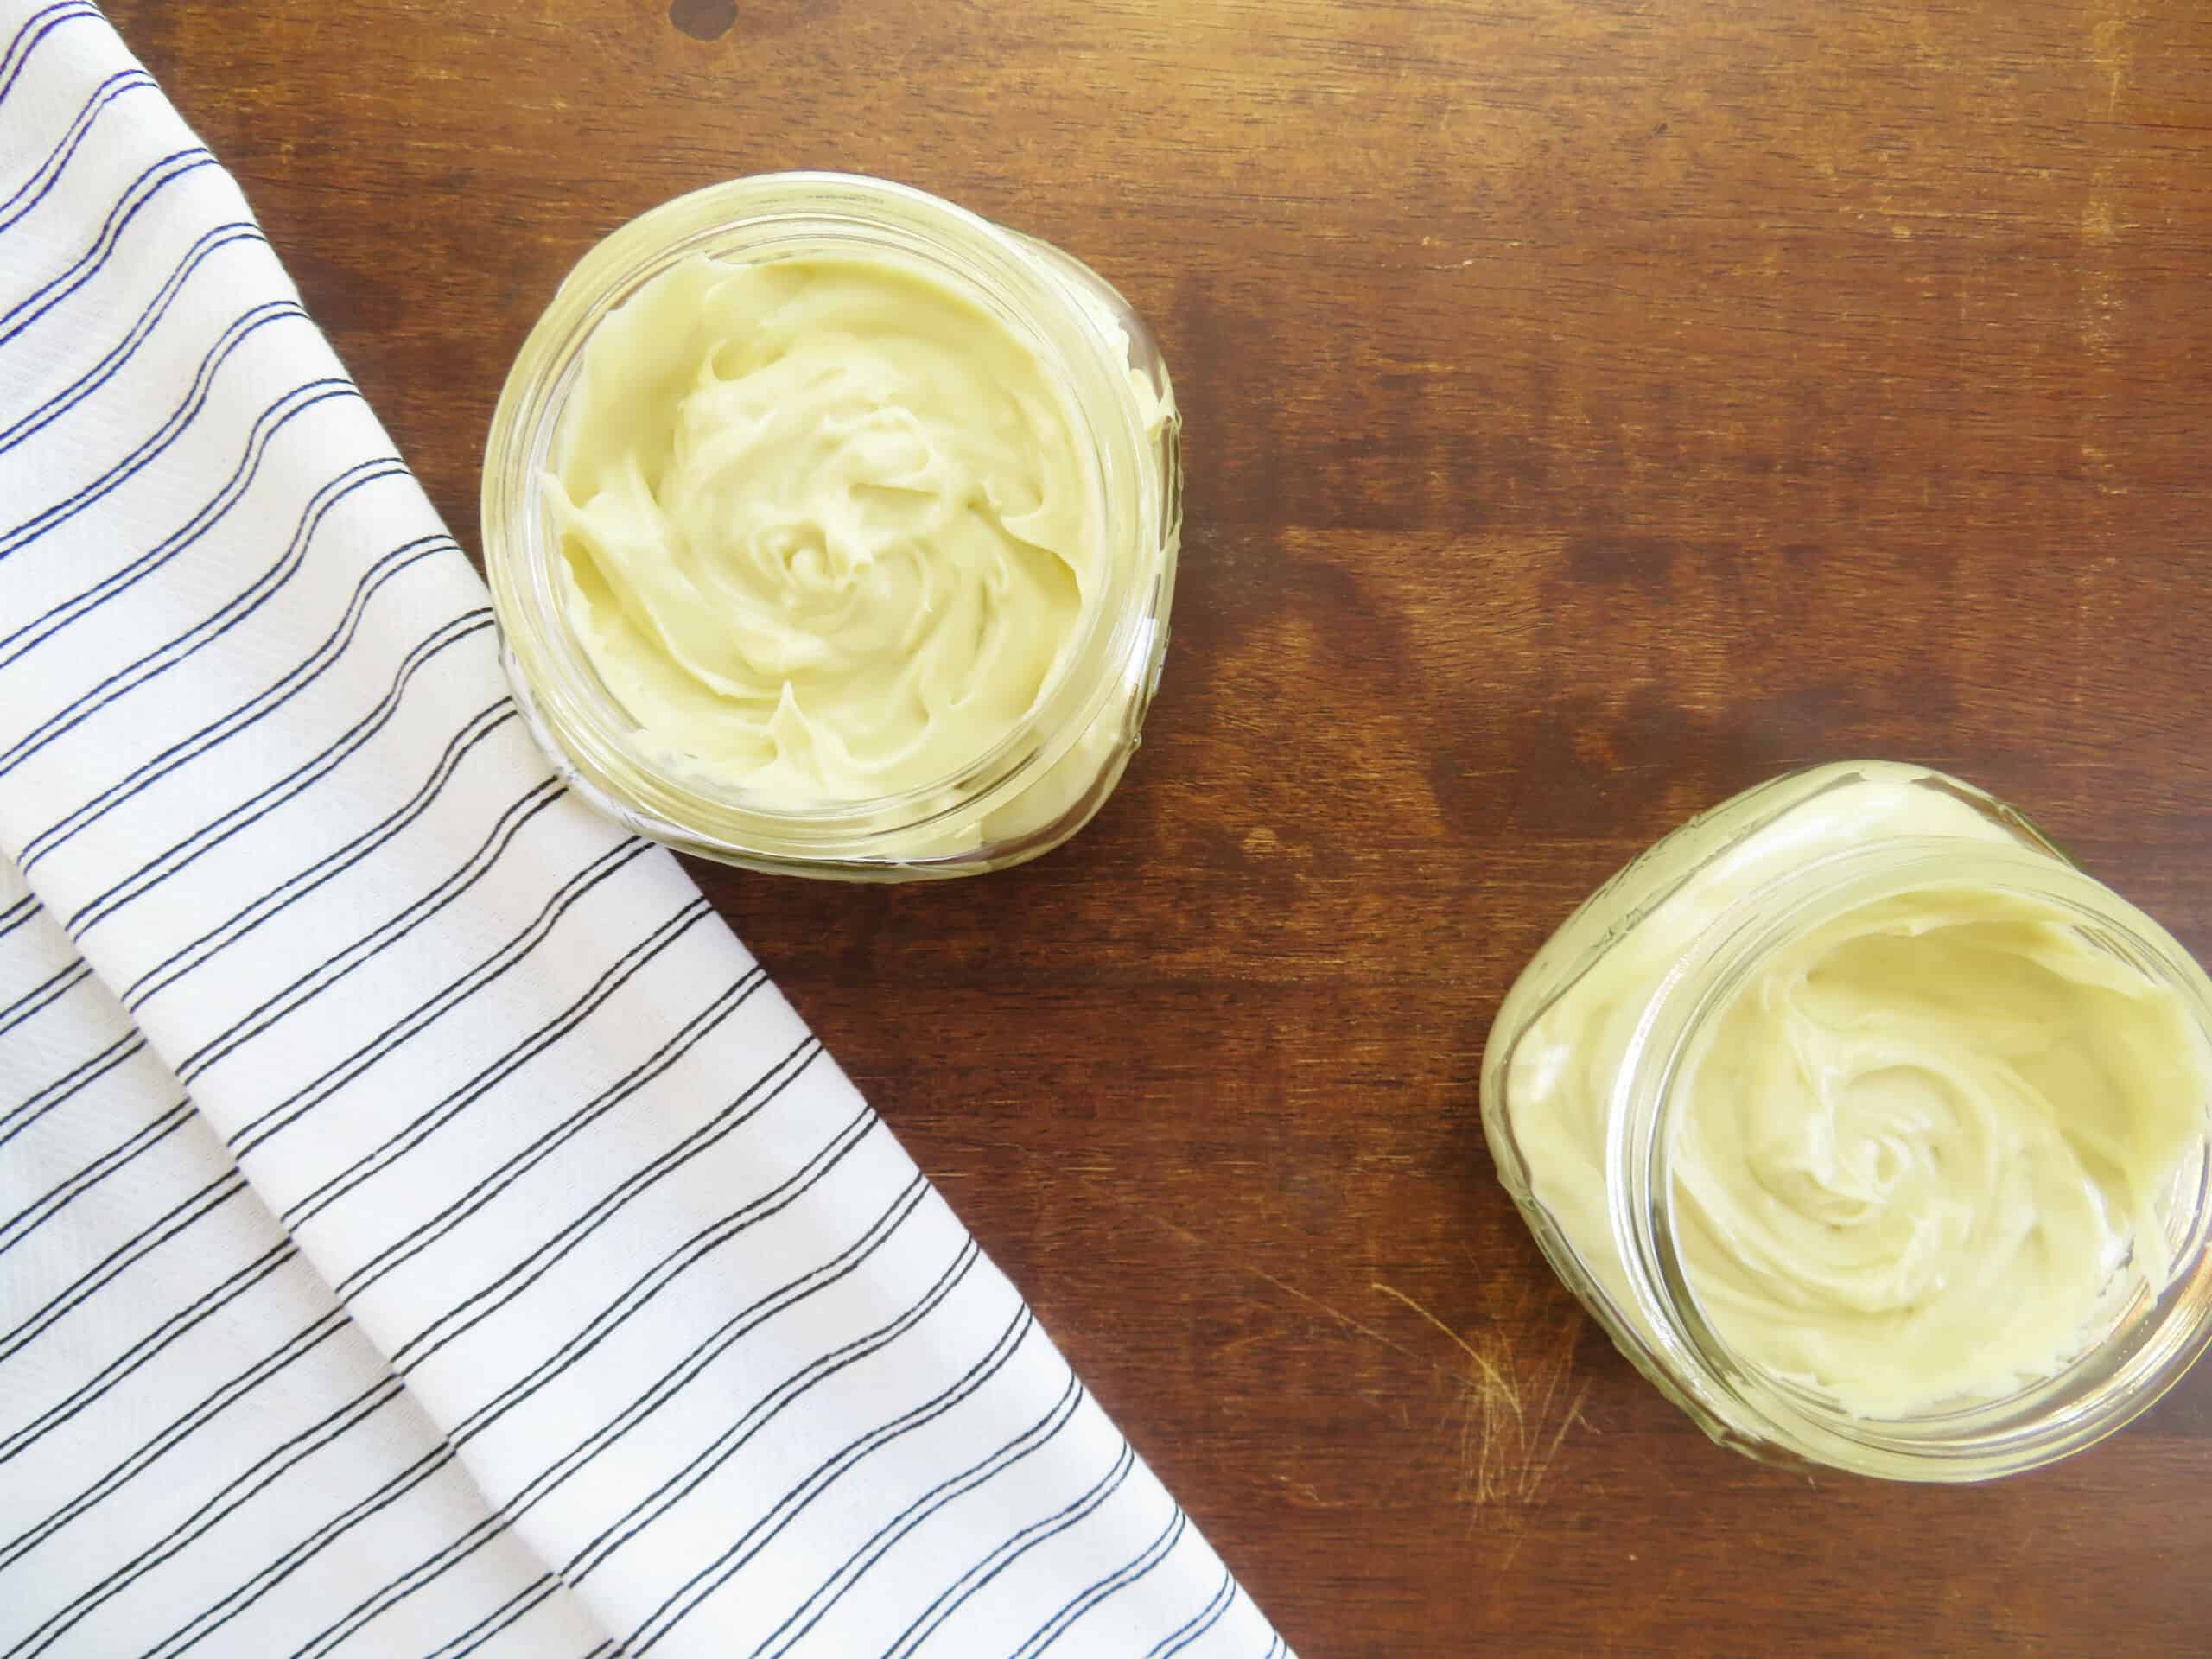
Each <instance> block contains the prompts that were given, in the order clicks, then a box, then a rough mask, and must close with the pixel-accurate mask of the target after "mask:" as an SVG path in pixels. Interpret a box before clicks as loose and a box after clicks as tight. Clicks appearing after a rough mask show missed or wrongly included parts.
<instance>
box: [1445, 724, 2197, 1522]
mask: <svg viewBox="0 0 2212 1659" xmlns="http://www.w3.org/2000/svg"><path fill="white" fill-rule="evenodd" d="M1929 893H1974V894H1984V895H1989V898H1990V902H1991V903H1993V904H1998V905H2006V906H2017V907H2018V909H2019V910H2020V912H2021V913H2024V914H2025V913H2032V914H2033V915H2035V916H2037V917H2038V918H2050V919H2049V925H2051V926H2053V927H2056V928H2057V929H2060V930H2061V931H2063V932H2064V933H2065V934H2066V935H2067V936H2068V941H2069V949H2079V950H2082V951H2084V952H2087V953H2088V960H2090V961H2092V962H2093V963H2094V964H2097V965H2096V966H2094V967H2093V968H2092V969H2091V971H2092V972H2093V973H2098V974H2103V973H2107V972H2108V973H2109V974H2110V975H2111V976H2113V982H2114V983H2129V984H2139V985H2141V986H2142V987H2144V988H2147V989H2148V990H2150V991H2151V992H2152V993H2154V994H2155V995H2157V996H2158V998H2160V999H2161V1006H2162V1007H2171V1008H2172V1009H2173V1010H2174V1011H2175V1014H2176V1020H2177V1027H2176V1028H2177V1030H2178V1031H2181V1032H2182V1033H2183V1036H2182V1037H2181V1039H2180V1040H2181V1041H2182V1043H2183V1045H2184V1046H2185V1047H2186V1049H2187V1051H2188V1052H2187V1056H2186V1058H2190V1060H2191V1062H2192V1065H2193V1066H2194V1070H2193V1071H2190V1072H2189V1073H2188V1075H2189V1076H2190V1077H2191V1079H2192V1081H2191V1082H2190V1084H2188V1089H2189V1090H2190V1093H2189V1095H2188V1096H2187V1097H2186V1098H2183V1099H2181V1100H2179V1101H2178V1102H2177V1103H2175V1104H2176V1107H2177V1111H2178V1112H2179V1113H2181V1114H2182V1115H2183V1116H2181V1117H2180V1118H2179V1119H2178V1121H2179V1122H2182V1123H2183V1124H2184V1125H2185V1126H2187V1127H2188V1128H2189V1130H2190V1135H2192V1136H2193V1139H2192V1140H2190V1141H2189V1143H2188V1145H2189V1149H2188V1150H2187V1151H2186V1153H2185V1154H2184V1155H2183V1156H2182V1157H2181V1158H2180V1159H2179V1160H2178V1162H2177V1163H2176V1164H2175V1165H2174V1166H2172V1167H2171V1170H2170V1171H2164V1166H2161V1168H2162V1171H2164V1173H2161V1175H2160V1178H2159V1185H2160V1191H2159V1193H2158V1204H2157V1215H2158V1223H2157V1227H2158V1236H2156V1237H2155V1238H2150V1239H2143V1240H2139V1241H2138V1245H2137V1253H2138V1255H2139V1256H2140V1257H2142V1258H2143V1259H2146V1260H2147V1259H2148V1258H2149V1257H2151V1256H2155V1257H2157V1258H2158V1260H2160V1261H2161V1262H2164V1263H2167V1264H2170V1266H2169V1267H2168V1268H2167V1269H2166V1270H2164V1271H2163V1272H2161V1273H2158V1274H2153V1275H2152V1276H2150V1277H2148V1278H2145V1280H2144V1281H2142V1282H2136V1281H2133V1280H2132V1279H2131V1278H2130V1277H2129V1275H2128V1274H2127V1273H2126V1272H2125V1271H2120V1270H2119V1269H2118V1268H2116V1269H2115V1271H2114V1273H2113V1277H2112V1279H2111V1289H2110V1293H2109V1294H2107V1295H2105V1296H2103V1297H2102V1298H2101V1300H2100V1301H2099V1302H2098V1304H2097V1306H2096V1308H2095V1312H2094V1316H2093V1317H2092V1318H2091V1319H2090V1320H2089V1321H2088V1325H2087V1326H2086V1328H2085V1329H2084V1330H2083V1331H2082V1335H2081V1340H2080V1341H2079V1343H2078V1344H2077V1345H2076V1346H2075V1348H2074V1349H2073V1351H2070V1352H2069V1355H2068V1357H2067V1358H2066V1361H2065V1363H2063V1364H2060V1365H2058V1366H2056V1368H2055V1369H2054V1370H2051V1371H2050V1372H2049V1373H2048V1374H2046V1375H2042V1376H2032V1377H2023V1378H2021V1379H2020V1381H2019V1383H2018V1386H2017V1387H2010V1388H2007V1389H2001V1390H1999V1391H1997V1392H1996V1393H1995V1394H1994V1395H1991V1396H1990V1397H1976V1398H1960V1399H1957V1400H1953V1401H1948V1402H1944V1403H1942V1405H1940V1406H1929V1407H1926V1408H1915V1409H1911V1410H1898V1411H1884V1412H1875V1413H1868V1412H1866V1411H1862V1410H1853V1409H1847V1408H1844V1406H1843V1405H1842V1404H1840V1403H1839V1401H1838V1400H1837V1399H1836V1398H1835V1397H1834V1395H1831V1394H1830V1393H1828V1392H1827V1391H1825V1390H1823V1389H1820V1388H1817V1387H1814V1386H1810V1385H1809V1384H1808V1383H1806V1382H1805V1381H1804V1380H1803V1379H1802V1378H1800V1377H1792V1376H1786V1375H1781V1374H1777V1372H1776V1371H1775V1370H1772V1369H1770V1367H1768V1366H1765V1365H1764V1364H1762V1363H1759V1361H1758V1359H1757V1358H1755V1357H1751V1356H1750V1355H1749V1354H1747V1353H1746V1352H1745V1351H1742V1349H1741V1346H1740V1344H1737V1343H1732V1341H1731V1339H1730V1338H1729V1335H1728V1334H1727V1332H1728V1331H1729V1330H1730V1329H1737V1330H1738V1331H1740V1328H1741V1327H1740V1326H1731V1325H1730V1324H1729V1321H1728V1320H1727V1319H1724V1318H1719V1317H1716V1312H1717V1311H1718V1312H1721V1313H1726V1312H1729V1311H1730V1310H1729V1309H1727V1308H1726V1307H1724V1306H1720V1305H1718V1304H1713V1305H1708V1300H1707V1299H1705V1298H1703V1297H1701V1294H1700V1283H1699V1281H1698V1275H1697V1274H1696V1272H1694V1270H1693V1269H1692V1268H1691V1266H1690V1265H1689V1264H1688V1262H1687V1260H1686V1255H1687V1253H1686V1251H1685V1249H1684V1245H1683V1239H1684V1230H1685V1228H1686V1227H1687V1226H1689V1225H1691V1224H1692V1222H1691V1221H1690V1220H1688V1219H1686V1212H1685V1211H1684V1209H1683V1205H1684V1202H1685V1199H1684V1196H1683V1194H1684V1185H1685V1183H1684V1180H1683V1179H1681V1171H1680V1170H1678V1169H1677V1168H1676V1167H1675V1160H1677V1159H1678V1157H1679V1156H1680V1148H1681V1140H1682V1133H1683V1129H1682V1125H1683V1120H1684V1119H1685V1117H1686V1116H1687V1115H1688V1113H1689V1111H1690V1107H1689V1106H1688V1104H1687V1101H1688V1098H1689V1096H1690V1095H1691V1093H1692V1084H1693V1081H1694V1077H1695V1076H1696V1071H1697V1065H1698V1064H1699V1060H1700V1053H1701V1052H1702V1051H1701V1045H1707V1044H1708V1043H1709V1042H1710V1040H1711V1039H1712V1037H1713V1033H1714V1031H1715V1029H1716V1027H1717V1025H1718V1022H1719V1021H1720V1020H1722V1019H1724V1018H1725V1017H1726V1014H1727V1011H1728V1010H1729V1009H1730V1008H1731V1007H1735V1006H1739V1005H1740V999H1741V997H1742V995H1744V994H1745V988H1746V987H1747V986H1751V985H1753V984H1754V982H1756V981H1757V980H1758V976H1760V975H1761V974H1762V973H1763V972H1764V970H1765V969H1767V968H1768V967H1769V966H1770V964H1772V963H1775V962H1777V960H1778V959H1781V958H1783V957H1785V956H1787V954H1788V953H1789V952H1790V951H1792V950H1793V949H1795V948H1796V947H1797V946H1798V945H1800V944H1802V942H1803V941H1805V940H1807V939H1808V938H1815V937H1816V936H1817V935H1818V934H1819V932H1820V930H1821V929H1823V928H1826V927H1829V926H1832V925H1834V924H1835V923H1836V922H1837V920H1838V918H1849V917H1853V916H1855V915H1861V914H1865V913H1868V912H1869V907H1873V906H1883V905H1885V904H1896V903H1899V902H1909V901H1910V900H1911V899H1913V897H1914V896H1915V895H1925V894H1929ZM2039 925H2041V924H2039ZM2177 1075H2179V1074H2178V1073H2177ZM2206 1077H2212V982H2208V981H2207V979H2206V976H2205V975H2204V973H2203V971H2202V969H2200V968H2199V967H2198V966H2197V964H2196V963H2195V962H2193V961H2192V960H2191V959H2190V957H2189V956H2188V955H2187V953H2186V952H2185V951H2183V950H2182V949H2181V947H2180V946H2179V945H2178V944H2176V943H2175V941H2174V940H2173V939H2172V938H2171V937H2170V936H2169V935H2167V934H2166V933H2165V932H2164V930H2163V929H2161V928H2159V927H2158V925H2157V924H2156V923H2155V922H2152V920H2151V919H2150V918H2148V917H2146V916H2145V915H2144V914H2143V913H2142V912H2140V911H2139V910H2137V909H2136V908H2135V907H2134V906H2132V905H2130V904H2128V903H2127V902H2126V900H2125V899H2121V898H2120V897H2119V895H2117V894H2116V893H2113V892H2112V891H2111V890H2110V889H2109V888H2107V887H2104V886H2103V885H2102V884H2101V883H2099V882H2097V881H2095V880H2092V879H2091V878H2089V877H2088V876H2087V875H2086V874H2082V872H2081V871H2080V870H2079V869H2078V868H2075V866H2074V865H2073V864H2072V863H2071V862H2070V861H2069V860H2068V859H2067V858H2066V857H2065V855H2063V853H2061V852H2060V851H2059V850H2058V849H2056V847H2055V846H2054V845H2052V843H2051V842H2050V841H2049V840H2048V839H2047V838H2045V837H2044V836H2043V835H2042V834H2041V833H2040V832H2038V831H2037V829H2035V827H2034V826H2033V825H2032V824H2031V823H2029V822H2028V821H2027V820H2026V819H2025V818H2024V817H2021V816H2020V815H2019V814H2018V812H2016V811H2014V810H2012V809H2011V808H2009V807H2006V806H2005V805H2004V804H2001V803H1999V802H1997V801H1995V800H1994V799H1993V798H1990V797H1989V796H1987V795H1986V794H1984V793H1982V792H1981V791H1978V790H1974V789H1973V788H1971V787H1969V786H1967V785H1963V784H1961V783H1959V782H1958V781H1957V780H1955V779H1949V778H1947V777H1944V776H1943V775H1942V774H1941V773H1937V772H1929V771H1927V770H1925V769H1922V768H1916V767H1907V766H1893V765H1888V764H1883V763H1866V764H1861V765H1853V766H1826V767H1821V768H1816V769H1814V770H1812V771H1810V772H1801V773H1796V774H1792V775H1791V776H1789V777H1787V778H1783V779H1778V780H1777V781H1775V782H1774V783H1771V784H1769V785H1764V786H1762V787H1760V788H1758V789H1755V790H1752V791H1749V792H1747V793H1746V794H1745V795H1742V796H1739V797H1738V798H1735V799H1733V800H1732V801H1730V802H1727V803H1726V804H1724V805H1722V806H1721V807H1719V808H1718V809H1716V810H1713V811H1712V812H1710V813H1707V814H1706V815H1704V816H1702V817H1700V818H1698V819H1695V820H1694V821H1692V822H1691V823H1688V824H1687V825H1685V826H1684V827H1683V828H1682V829H1680V830H1678V831H1676V832H1675V834H1674V835H1672V836H1669V837H1667V838H1666V839H1664V840H1662V842H1659V843H1658V844H1657V845H1656V846H1655V847H1653V848H1652V849H1650V850H1649V851H1648V852H1647V853H1645V854H1644V855H1642V856H1641V857H1639V858H1638V859H1637V860H1636V861H1633V862H1632V863H1631V864H1630V865H1629V866H1628V867H1627V868H1624V870H1623V871H1622V872H1620V874H1618V875H1617V876H1615V877H1614V878H1613V880H1611V881H1610V882H1608V883H1607V884H1606V885H1605V887H1602V888H1601V889H1600V890H1599V892H1598V893H1595V894H1593V895H1592V898H1591V899H1589V900H1588V901H1586V903H1585V904H1584V905H1583V906H1581V907H1580V909H1579V910H1578V911H1577V912H1575V913H1574V915H1573V916H1572V917H1570V918H1568V920H1567V923H1566V924H1565V925H1562V926H1561V928H1560V930H1559V931H1558V933H1556V934H1555V935H1554V937H1553V938H1552V939H1551V941H1550V942H1548V944H1546V945H1545V946H1544V948H1543V949H1542V950H1541V951H1540V952H1539V953H1538V954H1537V956H1536V957H1535V960H1534V961H1532V962H1531V963H1530V964H1529V968H1528V969H1527V970H1526V971H1525V972H1524V973H1523V975H1522V977H1521V979H1520V981H1519V982H1517V983H1516V985H1515V986H1514V988H1513V989H1512V991H1511V992H1510V994H1509V995H1508V997H1507V999H1506V1001H1505V1003H1504V1005H1503V1007H1502V1008H1501V1010H1500V1013H1499V1016H1498V1020H1497V1025H1496V1027H1494V1029H1493V1031H1492V1033H1491V1040H1490V1044H1489V1046H1488V1049H1487V1051H1486V1052H1485V1054H1484V1065H1483V1079H1482V1094H1483V1116H1484V1129H1485V1132H1486V1135H1487V1137H1488V1140H1489V1141H1490V1145H1491V1151H1492V1154H1493V1157H1494V1159H1495V1160H1496V1162H1497V1168H1498V1172H1499V1175H1500V1178H1501V1179H1502V1180H1503V1184H1504V1185H1505V1186H1506V1188H1507V1189H1508V1191H1509V1192H1510V1193H1511V1194H1512V1196H1513V1198H1514V1199H1515V1201H1516V1205H1518V1206H1519V1207H1520V1209H1521V1211H1522V1214H1523V1216H1524V1217H1525V1218H1526V1219H1527V1221H1528V1223H1529V1227H1530V1229H1531V1230H1532V1232H1533V1233H1534V1234H1535V1237H1536V1239H1537V1240H1538V1242H1539V1243H1540V1244H1541V1247H1542V1249H1543V1250H1544V1253H1545V1255H1547V1256H1548V1258H1549V1259H1550V1261H1551V1262H1552V1264H1553V1266H1554V1268H1555V1269H1556V1270H1557V1271H1558V1272H1559V1274H1560V1277H1561V1278H1562V1279H1563V1280H1564V1281H1566V1282H1567V1284H1568V1285H1569V1286H1570V1287H1572V1288H1573V1289H1574V1290H1575V1292H1576V1293H1577V1294H1578V1295H1579V1296H1580V1298H1581V1300H1583V1301H1584V1303H1585V1304H1586V1306H1588V1307H1589V1308H1590V1309H1591V1311H1592V1313H1593V1314H1594V1315H1595V1316H1596V1317H1597V1318H1598V1319H1599V1322H1600V1323H1601V1324H1602V1325H1604V1327H1605V1330H1606V1331H1607V1332H1608V1334H1609V1335H1610V1336H1611V1338H1612V1339H1613V1340H1614V1342H1615V1344H1617V1345H1618V1347H1619V1348H1620V1349H1621V1350H1622V1351H1623V1352H1624V1354H1626V1355H1627V1356H1628V1357H1629V1358H1630V1360H1632V1361H1633V1362H1634V1363H1636V1364H1637V1367H1638V1368H1639V1369H1640V1370H1643V1373H1644V1374H1645V1375H1646V1376H1648V1377H1649V1379H1650V1380H1651V1381H1652V1382H1653V1383H1656V1385H1657V1386H1658V1387H1659V1388H1660V1389H1661V1390H1662V1392H1663V1393H1664V1394H1666V1395H1668V1396H1669V1398H1670V1399H1672V1400H1674V1401H1675V1403H1676V1404H1678V1405H1680V1406H1681V1408H1683V1409H1684V1410H1685V1411H1686V1412H1687V1413H1688V1414H1689V1415H1690V1416H1691V1417H1692V1419H1693V1420H1694V1421H1696V1422H1697V1423H1698V1424H1699V1425H1700V1427H1703V1428H1704V1429H1705V1430H1706V1431H1707V1433H1710V1434H1712V1435H1713V1437H1714V1438H1715V1439H1716V1440H1719V1441H1721V1442H1722V1443H1723V1444H1726V1445H1729V1446H1734V1447H1736V1448H1737V1449H1738V1450H1740V1451H1744V1452H1748V1453H1750V1454H1751V1455H1753V1456H1756V1457H1761V1458H1764V1459H1772V1460H1777V1461H1782V1462H1785V1463H1792V1464H1796V1465H1824V1466H1828V1467H1834V1468H1840V1469H1845V1470H1849V1471H1855V1472H1859V1473H1865V1474H1871V1475H1878V1476H1883V1477H1887V1478H1897V1479H1910V1480H1947V1481H1956V1480H1980V1479H1987V1478H1993V1477H1996V1476H1999V1475H2005V1474H2010V1473H2014V1472H2018V1471H2021V1470H2024V1469H2027V1468H2031V1467H2034V1466H2037V1465H2041V1464H2044V1463H2048V1462H2050V1461H2052V1460H2053V1459H2056V1458H2059V1457H2063V1456H2066V1455H2068V1454H2069V1453H2071V1452H2075V1451H2078V1450H2080V1449H2082V1447H2084V1446H2088V1445H2090V1444H2092V1443H2094V1441H2095V1440H2099V1439H2101V1438H2102V1437H2103V1436H2105V1435H2107V1434H2109V1433H2112V1432H2113V1430H2115V1429H2117V1428H2118V1427H2120V1426H2121V1425H2122V1424H2124V1423H2125V1422H2126V1421H2128V1420H2129V1419H2130V1418H2132V1417H2133V1416H2134V1415H2136V1414H2139V1412H2141V1411H2142V1410H2144V1409H2145V1408H2147V1407H2148V1406H2149V1405H2150V1404H2151V1403H2152V1402H2154V1401H2155V1400H2156V1399H2157V1398H2158V1395H2160V1394H2161V1393H2163V1392H2164V1389H2166V1388H2167V1387H2169V1386H2171V1383H2173V1382H2174V1381H2176V1380H2177V1378H2178V1377H2179V1376H2181V1374H2182V1373H2183V1370H2186V1369H2187V1367H2188V1365H2189V1364H2190V1362H2191V1361H2193V1360H2194V1359H2195V1358H2196V1356H2197V1355H2198V1354H2199V1353H2200V1352H2201V1351H2202V1350H2203V1348H2204V1347H2205V1346H2206V1344H2207V1342H2208V1340H2212V1256H2208V1254H2207V1249H2206V1240H2207V1233H2208V1229H2212V1163H2209V1162H2208V1156H2212V1154H2208V1147H2212V1099H2209V1098H2207V1097H2206V1095H2207V1091H2206V1090H2205V1089H2204V1086H2203V1085H2204V1080H2205V1078H2206ZM1758 1201H1759V1202H1761V1203H1764V1202H1766V1201H1767V1200H1766V1195H1765V1194H1764V1193H1761V1194H1758ZM1693 1208H1694V1206H1693ZM2120 1266H2121V1267H2122V1268H2124V1267H2125V1266H2126V1264H2124V1263H2123V1264H2120Z"/></svg>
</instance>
